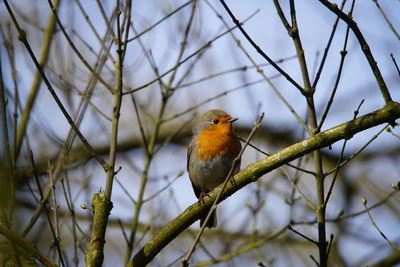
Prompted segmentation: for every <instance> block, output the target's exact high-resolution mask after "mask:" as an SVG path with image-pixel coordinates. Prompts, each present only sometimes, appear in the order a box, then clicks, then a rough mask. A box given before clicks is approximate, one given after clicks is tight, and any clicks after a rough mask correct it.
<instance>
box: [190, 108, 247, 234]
mask: <svg viewBox="0 0 400 267" xmlns="http://www.w3.org/2000/svg"><path fill="white" fill-rule="evenodd" d="M236 120H237V118H233V117H232V116H231V115H229V114H228V113H226V112H225V111H223V110H219V109H211V110H209V111H207V112H206V113H204V114H203V115H202V116H200V118H199V119H198V120H197V122H196V123H195V124H194V126H193V135H192V139H191V141H190V144H189V146H188V151H187V171H188V173H189V178H190V181H191V183H192V187H193V191H194V193H195V195H196V197H197V198H198V200H199V202H200V203H202V202H203V198H204V197H205V196H207V194H208V193H209V192H210V191H212V190H213V189H214V188H215V187H217V186H218V185H220V184H222V183H223V182H224V181H225V179H226V177H227V175H228V173H229V171H230V169H231V167H232V165H233V162H234V160H235V159H236V157H238V155H239V153H240V151H241V148H242V146H241V144H240V139H239V138H238V136H237V135H236V134H235V132H234V129H233V125H232V124H233V122H235V121H236ZM240 161H241V159H240V158H239V159H237V162H236V165H235V166H234V170H233V172H232V177H233V175H235V174H236V173H237V172H238V171H239V170H240ZM230 178H231V177H230ZM231 181H232V180H231ZM207 214H208V211H207V212H206V213H205V214H204V215H202V217H201V218H200V227H202V226H203V225H204V222H205V219H206V217H207ZM216 225H217V216H216V210H214V212H213V214H212V215H211V217H210V219H209V220H208V222H207V223H206V226H205V227H208V228H213V227H216Z"/></svg>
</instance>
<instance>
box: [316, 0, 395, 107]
mask: <svg viewBox="0 0 400 267" xmlns="http://www.w3.org/2000/svg"><path fill="white" fill-rule="evenodd" d="M319 2H320V3H322V4H323V5H324V6H325V7H326V8H328V9H329V10H330V11H332V12H333V13H335V14H336V15H337V16H338V17H339V18H341V19H342V20H343V21H344V22H345V23H346V24H347V25H349V26H350V28H351V30H352V31H353V33H354V35H355V36H356V38H357V40H358V42H359V43H360V47H361V50H362V51H363V53H364V55H365V57H366V58H367V61H368V63H369V65H370V67H371V70H372V72H373V74H374V76H375V79H376V81H377V83H378V86H379V89H380V91H381V94H382V97H383V99H384V100H385V103H386V104H387V103H390V102H392V101H393V100H392V97H391V96H390V92H389V89H388V88H387V86H386V83H385V80H384V79H383V77H382V74H381V71H380V70H379V68H378V65H377V62H376V61H375V58H374V56H373V55H372V52H371V50H370V48H369V45H368V43H367V41H366V40H365V39H364V36H363V34H362V33H361V31H360V29H359V28H358V26H357V23H356V22H355V21H354V20H353V19H352V17H351V16H348V15H346V14H345V13H343V12H342V11H341V10H340V9H339V8H338V7H337V5H336V4H332V3H331V2H329V1H328V0H319Z"/></svg>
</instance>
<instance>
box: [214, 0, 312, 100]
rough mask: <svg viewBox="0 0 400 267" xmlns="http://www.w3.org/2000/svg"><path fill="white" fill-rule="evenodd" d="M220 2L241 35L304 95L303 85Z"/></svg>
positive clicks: (225, 5)
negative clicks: (270, 55) (269, 54)
mask: <svg viewBox="0 0 400 267" xmlns="http://www.w3.org/2000/svg"><path fill="white" fill-rule="evenodd" d="M220 2H221V4H222V5H223V6H224V8H225V10H226V11H227V12H228V14H229V16H230V17H231V18H232V21H233V23H234V24H235V25H236V26H237V27H238V28H239V30H240V31H241V32H242V34H243V36H244V37H246V39H247V40H248V41H249V43H250V44H251V45H252V46H253V47H254V48H255V49H256V51H257V52H258V53H259V54H260V55H261V56H262V57H264V58H265V59H266V60H267V61H268V63H269V64H271V65H272V66H273V67H274V68H275V69H276V70H277V71H279V73H280V74H282V75H283V76H284V77H285V78H286V79H287V80H288V81H289V82H290V83H291V84H293V85H294V87H296V88H297V89H298V90H299V91H300V92H301V93H302V94H303V95H305V92H304V89H303V87H301V86H300V85H299V84H298V83H297V82H296V81H294V80H293V79H292V77H290V76H289V75H288V74H287V73H286V72H285V71H284V70H283V69H281V67H279V66H278V65H277V64H276V63H275V62H274V61H273V60H272V59H271V58H270V57H269V56H268V55H267V54H265V52H264V51H263V50H262V49H261V48H260V47H259V46H258V45H257V44H256V43H255V42H254V41H253V39H251V37H250V36H249V35H248V33H247V32H246V31H245V30H244V29H243V27H242V25H241V23H240V22H239V21H238V20H237V19H236V17H235V15H233V13H232V11H231V10H230V8H229V7H228V6H227V4H226V3H225V1H224V0H220Z"/></svg>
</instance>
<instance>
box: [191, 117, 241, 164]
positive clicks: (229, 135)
mask: <svg viewBox="0 0 400 267" xmlns="http://www.w3.org/2000/svg"><path fill="white" fill-rule="evenodd" d="M227 127H229V128H227ZM240 148H241V146H240V141H239V140H238V138H237V137H236V136H235V135H234V134H233V132H232V130H231V127H230V126H229V125H226V126H225V125H224V127H219V128H214V129H207V130H203V131H201V132H200V134H199V139H198V140H197V143H196V156H197V157H198V158H199V159H201V160H208V159H210V158H212V157H217V156H228V157H229V158H230V159H232V160H233V159H234V158H235V157H236V156H237V155H238V154H239V152H240Z"/></svg>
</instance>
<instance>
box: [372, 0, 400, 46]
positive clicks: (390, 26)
mask: <svg viewBox="0 0 400 267" xmlns="http://www.w3.org/2000/svg"><path fill="white" fill-rule="evenodd" d="M372 2H374V3H375V5H376V7H377V8H378V9H379V11H380V12H381V14H382V16H383V18H384V19H385V21H386V23H387V24H388V26H389V28H390V30H391V31H392V32H393V33H394V35H395V36H396V38H397V40H399V41H400V35H399V33H398V32H397V31H396V29H395V28H394V27H393V24H392V23H391V22H390V20H389V18H388V17H387V16H386V14H385V12H384V11H383V9H382V8H381V6H380V5H379V3H378V0H372Z"/></svg>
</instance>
